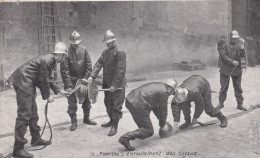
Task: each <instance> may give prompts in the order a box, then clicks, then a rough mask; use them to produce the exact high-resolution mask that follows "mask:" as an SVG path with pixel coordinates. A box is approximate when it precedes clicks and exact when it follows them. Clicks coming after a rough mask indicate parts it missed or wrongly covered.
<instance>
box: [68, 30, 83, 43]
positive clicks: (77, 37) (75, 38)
mask: <svg viewBox="0 0 260 158" xmlns="http://www.w3.org/2000/svg"><path fill="white" fill-rule="evenodd" d="M69 41H70V43H71V44H80V43H81V39H80V34H79V33H78V32H77V31H74V32H72V33H71V34H70V39H69Z"/></svg>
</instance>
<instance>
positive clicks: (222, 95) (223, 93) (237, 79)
mask: <svg viewBox="0 0 260 158" xmlns="http://www.w3.org/2000/svg"><path fill="white" fill-rule="evenodd" d="M231 78H232V81H233V87H234V91H235V97H236V100H237V104H238V105H242V104H243V100H244V98H243V95H242V93H243V90H242V88H241V82H242V75H239V76H231ZM229 81H230V76H226V75H224V74H222V73H220V85H221V89H220V92H219V102H220V103H224V101H225V100H226V98H227V91H228V86H229Z"/></svg>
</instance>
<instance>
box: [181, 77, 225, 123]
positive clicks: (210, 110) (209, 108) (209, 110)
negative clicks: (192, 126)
mask: <svg viewBox="0 0 260 158" xmlns="http://www.w3.org/2000/svg"><path fill="white" fill-rule="evenodd" d="M205 82H206V84H205V90H204V93H203V94H202V98H203V101H204V105H205V107H204V110H205V112H206V114H207V115H209V116H210V117H217V116H218V115H219V114H220V113H221V112H220V110H216V108H215V107H213V105H212V102H211V88H210V84H209V82H208V81H206V80H205ZM182 104H185V105H184V106H182V111H183V115H184V119H185V120H186V121H190V120H191V118H190V113H191V110H190V108H191V102H185V103H182ZM195 111H196V106H195Z"/></svg>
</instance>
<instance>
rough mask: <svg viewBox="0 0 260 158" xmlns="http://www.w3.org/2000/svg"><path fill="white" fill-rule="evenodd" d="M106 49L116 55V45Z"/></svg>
mask: <svg viewBox="0 0 260 158" xmlns="http://www.w3.org/2000/svg"><path fill="white" fill-rule="evenodd" d="M108 51H109V52H113V54H114V55H116V53H117V47H116V45H114V46H112V47H110V48H108Z"/></svg>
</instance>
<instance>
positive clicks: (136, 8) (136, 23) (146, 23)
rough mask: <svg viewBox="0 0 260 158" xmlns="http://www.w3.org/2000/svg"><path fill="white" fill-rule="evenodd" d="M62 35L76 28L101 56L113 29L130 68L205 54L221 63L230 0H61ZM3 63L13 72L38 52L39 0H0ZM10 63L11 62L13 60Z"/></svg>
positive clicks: (211, 61) (64, 37)
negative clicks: (220, 44)
mask: <svg viewBox="0 0 260 158" xmlns="http://www.w3.org/2000/svg"><path fill="white" fill-rule="evenodd" d="M56 6H57V8H58V15H59V20H60V27H61V34H62V40H63V41H64V42H65V43H67V44H69V42H68V38H69V34H70V33H71V32H72V31H74V30H77V31H78V32H79V33H80V34H81V37H82V45H85V46H86V47H87V48H88V50H89V52H90V54H91V57H92V61H93V62H96V60H97V59H98V57H99V56H100V54H101V53H102V51H103V50H104V49H105V45H104V44H103V43H102V40H103V36H104V32H105V30H107V29H111V30H112V31H113V32H114V33H115V35H116V38H117V42H118V45H119V49H121V50H124V51H125V52H126V53H127V69H128V72H136V71H142V70H145V69H151V70H152V69H153V68H155V67H159V66H162V65H167V64H172V63H175V62H180V61H181V60H184V59H186V58H200V59H202V61H203V62H205V63H206V64H207V65H208V66H213V65H216V61H217V59H218V57H217V56H218V54H217V51H216V42H217V41H218V40H219V38H220V36H221V35H227V34H228V5H227V1H226V0H214V1H168V2H134V1H132V2H115V1H114V2H71V3H69V2H57V3H56ZM0 13H1V15H0V17H1V25H0V39H1V40H0V46H1V50H0V51H1V54H0V55H1V63H3V64H4V69H5V70H6V72H7V73H8V72H12V71H13V70H14V69H15V68H17V67H18V66H20V65H21V64H22V63H24V62H25V61H26V60H28V59H30V58H32V57H34V56H36V55H39V50H38V49H39V47H38V43H37V42H38V20H39V16H38V15H37V4H36V3H19V4H16V3H1V4H0ZM10 64H11V65H10Z"/></svg>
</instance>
